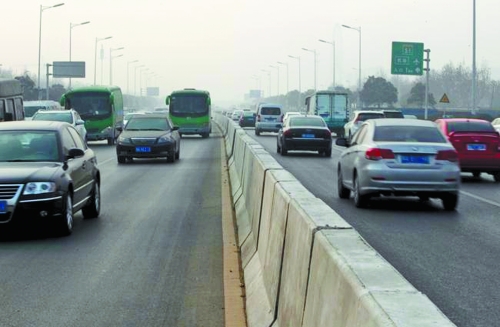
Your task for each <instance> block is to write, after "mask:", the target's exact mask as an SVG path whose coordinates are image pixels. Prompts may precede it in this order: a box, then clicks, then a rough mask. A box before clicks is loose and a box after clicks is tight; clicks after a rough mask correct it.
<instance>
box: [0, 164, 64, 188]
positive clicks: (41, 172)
mask: <svg viewBox="0 0 500 327" xmlns="http://www.w3.org/2000/svg"><path fill="white" fill-rule="evenodd" d="M61 167H62V164H61V163H58V162H53V163H52V162H0V183H1V184H8V183H19V184H24V183H26V182H32V181H49V180H53V178H54V176H55V174H56V173H57V172H58V171H61Z"/></svg>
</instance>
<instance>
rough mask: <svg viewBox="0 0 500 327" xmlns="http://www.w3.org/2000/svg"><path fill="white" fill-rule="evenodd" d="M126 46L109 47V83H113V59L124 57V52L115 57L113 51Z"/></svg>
mask: <svg viewBox="0 0 500 327" xmlns="http://www.w3.org/2000/svg"><path fill="white" fill-rule="evenodd" d="M123 49H125V48H124V47H120V48H109V85H113V59H114V58H118V57H122V56H123V54H120V55H117V56H114V57H113V51H118V50H123Z"/></svg>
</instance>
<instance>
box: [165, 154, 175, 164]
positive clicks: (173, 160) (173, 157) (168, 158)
mask: <svg viewBox="0 0 500 327" xmlns="http://www.w3.org/2000/svg"><path fill="white" fill-rule="evenodd" d="M167 162H169V163H173V162H175V153H174V154H172V155H169V156H168V157H167Z"/></svg>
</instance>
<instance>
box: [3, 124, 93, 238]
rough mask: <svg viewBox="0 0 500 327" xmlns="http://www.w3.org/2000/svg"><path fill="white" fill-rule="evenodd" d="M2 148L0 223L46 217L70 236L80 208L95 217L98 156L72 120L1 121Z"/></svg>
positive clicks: (12, 222) (90, 216)
mask: <svg viewBox="0 0 500 327" xmlns="http://www.w3.org/2000/svg"><path fill="white" fill-rule="evenodd" d="M0 148H1V149H2V151H0V193H1V194H2V197H1V199H0V225H2V224H16V223H23V224H26V223H29V222H33V221H45V222H47V223H50V224H51V226H53V225H52V224H55V226H56V228H57V229H58V232H59V233H60V234H61V235H69V234H71V232H72V230H73V217H74V214H75V213H76V212H78V211H79V210H80V209H81V210H82V214H83V217H84V218H86V219H88V218H96V217H98V216H99V213H100V209H101V196H100V183H101V176H100V172H99V168H98V167H97V160H96V156H95V154H94V152H93V151H92V150H91V149H90V148H88V147H87V146H86V144H85V143H84V142H83V141H82V139H81V137H80V135H79V134H78V132H77V131H76V130H75V129H74V128H73V127H72V126H71V125H70V124H68V123H64V122H53V121H17V122H6V123H3V124H0ZM13 172H15V173H13Z"/></svg>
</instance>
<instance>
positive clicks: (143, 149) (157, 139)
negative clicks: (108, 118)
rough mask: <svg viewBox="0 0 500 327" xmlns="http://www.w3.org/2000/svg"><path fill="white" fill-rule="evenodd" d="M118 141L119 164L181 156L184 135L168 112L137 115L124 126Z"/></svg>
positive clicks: (168, 160)
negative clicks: (136, 159)
mask: <svg viewBox="0 0 500 327" xmlns="http://www.w3.org/2000/svg"><path fill="white" fill-rule="evenodd" d="M120 130H121V131H122V133H121V134H120V136H119V137H118V143H117V144H116V157H117V160H118V163H120V164H122V163H125V162H127V161H129V162H132V160H133V158H161V157H165V158H167V162H175V160H176V159H179V156H180V151H181V137H180V135H179V132H178V130H179V128H178V127H177V126H174V125H173V123H172V121H170V119H169V118H168V117H167V116H165V115H158V114H156V115H155V114H151V115H136V116H133V117H132V118H131V119H130V120H129V121H128V123H127V125H126V126H125V127H124V128H121V127H120Z"/></svg>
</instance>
